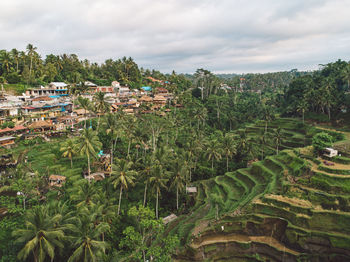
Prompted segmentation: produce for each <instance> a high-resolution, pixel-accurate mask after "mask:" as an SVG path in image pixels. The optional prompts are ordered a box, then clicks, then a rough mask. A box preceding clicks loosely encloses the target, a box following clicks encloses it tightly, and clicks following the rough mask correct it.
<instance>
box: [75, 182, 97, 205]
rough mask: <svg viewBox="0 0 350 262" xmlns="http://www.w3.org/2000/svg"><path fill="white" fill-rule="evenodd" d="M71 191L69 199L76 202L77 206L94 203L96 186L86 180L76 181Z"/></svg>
mask: <svg viewBox="0 0 350 262" xmlns="http://www.w3.org/2000/svg"><path fill="white" fill-rule="evenodd" d="M89 181H90V180H89ZM72 193H73V194H72V196H71V200H72V201H74V202H75V203H77V204H76V205H77V207H81V206H94V205H95V203H94V202H95V200H96V198H97V190H96V187H95V186H94V185H93V184H90V183H89V182H88V181H86V180H82V181H79V182H77V184H76V185H75V187H74V188H73V190H72Z"/></svg>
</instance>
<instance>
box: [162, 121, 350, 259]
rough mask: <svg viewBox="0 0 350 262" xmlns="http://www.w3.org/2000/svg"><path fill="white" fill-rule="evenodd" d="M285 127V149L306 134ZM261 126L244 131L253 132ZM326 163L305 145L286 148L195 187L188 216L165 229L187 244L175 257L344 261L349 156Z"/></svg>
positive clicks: (349, 255)
mask: <svg viewBox="0 0 350 262" xmlns="http://www.w3.org/2000/svg"><path fill="white" fill-rule="evenodd" d="M282 122H283V126H284V128H285V130H286V131H285V136H284V137H286V134H289V137H290V138H289V140H287V141H285V142H284V145H285V148H286V147H288V145H289V146H292V144H291V142H292V141H293V142H294V144H293V145H294V147H297V144H298V143H300V142H301V141H303V137H302V134H303V133H304V131H303V130H302V129H299V133H298V132H297V130H296V129H295V122H294V123H293V120H287V119H285V120H279V121H278V124H282ZM276 124H277V123H273V124H272V125H271V126H270V128H273V127H274V125H276ZM293 125H294V127H293ZM262 128H263V127H259V125H258V126H255V127H251V128H250V129H248V130H250V132H253V133H254V134H258V133H259V130H260V129H262ZM292 135H293V136H294V138H292ZM298 136H299V139H300V140H298ZM304 138H305V139H306V140H308V137H307V136H305V133H304ZM344 143H345V144H346V143H347V141H344V142H342V143H338V145H337V146H338V147H339V146H340V145H341V144H344ZM287 144H288V145H287ZM323 161H324V160H323V159H321V158H314V157H313V156H312V152H310V148H309V147H307V148H304V147H303V148H296V149H284V150H283V151H282V152H280V153H279V154H278V155H273V156H268V157H266V158H265V159H264V160H263V161H260V162H255V163H253V165H252V166H251V167H249V168H244V169H239V170H237V171H235V172H228V173H226V174H225V175H223V176H218V177H215V178H213V179H209V180H206V181H201V182H199V183H198V184H197V187H198V194H197V196H196V204H195V206H194V208H193V210H192V212H191V213H190V214H189V215H186V216H183V217H180V218H179V219H177V220H176V221H175V222H173V224H171V225H170V226H169V228H170V229H169V232H170V233H174V234H175V233H177V234H179V237H180V240H181V241H182V244H183V245H185V244H186V248H185V249H183V250H181V251H179V252H178V255H177V256H176V260H177V261H202V260H205V261H207V260H209V261H228V260H230V261H266V260H268V261H310V260H312V261H348V260H349V259H350V234H349V233H350V232H349V227H348V225H349V224H350V208H349V203H350V202H349V195H348V193H349V192H350V182H349V181H350V180H349V178H350V158H347V157H346V156H344V155H343V156H342V157H337V158H333V159H332V162H334V165H333V166H326V165H325V164H324V162H323ZM216 196H218V197H216ZM217 199H219V200H217ZM220 199H221V200H222V201H221V200H220ZM216 212H218V213H219V214H220V218H219V219H215V216H216Z"/></svg>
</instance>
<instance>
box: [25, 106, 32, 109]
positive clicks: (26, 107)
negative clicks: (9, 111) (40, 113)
mask: <svg viewBox="0 0 350 262" xmlns="http://www.w3.org/2000/svg"><path fill="white" fill-rule="evenodd" d="M22 108H23V109H35V107H32V106H23V107H22Z"/></svg>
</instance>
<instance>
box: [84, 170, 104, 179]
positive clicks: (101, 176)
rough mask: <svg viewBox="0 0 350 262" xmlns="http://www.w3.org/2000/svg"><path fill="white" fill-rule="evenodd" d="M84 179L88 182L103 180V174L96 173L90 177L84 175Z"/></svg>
mask: <svg viewBox="0 0 350 262" xmlns="http://www.w3.org/2000/svg"><path fill="white" fill-rule="evenodd" d="M84 178H85V179H87V180H89V181H91V180H95V181H101V180H103V179H105V174H104V173H103V172H96V173H92V174H90V175H85V176H84Z"/></svg>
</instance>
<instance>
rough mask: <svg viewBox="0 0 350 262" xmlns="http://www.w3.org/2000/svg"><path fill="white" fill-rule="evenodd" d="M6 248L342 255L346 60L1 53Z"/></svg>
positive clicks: (9, 255)
mask: <svg viewBox="0 0 350 262" xmlns="http://www.w3.org/2000/svg"><path fill="white" fill-rule="evenodd" d="M0 85H1V90H0V261H1V262H5V261H6V262H14V261H28V262H29V261H30V262H46V261H51V262H60V261H69V262H74V261H77V262H78V261H84V262H89V261H96V262H97V261H98V262H100V261H101V262H104V261H106V262H108V261H144V262H145V261H161V262H167V261H178V262H185V261H305V262H306V261H315V262H316V261H317V262H318V261H320V262H321V261H334V262H336V261H350V87H349V85H350V63H349V62H348V61H343V60H336V61H329V63H327V64H323V65H318V69H317V70H312V71H299V70H297V69H293V70H290V71H282V72H272V73H249V74H215V73H213V72H211V71H210V70H207V69H205V68H199V69H197V70H196V71H195V73H193V74H189V73H188V74H182V73H177V72H175V71H172V72H171V73H162V72H160V71H158V70H155V69H145V68H143V67H141V66H139V65H138V64H137V63H136V61H135V60H134V59H133V58H131V57H122V58H120V59H116V60H113V59H108V60H105V62H103V63H94V62H90V61H89V60H87V59H85V60H81V59H79V57H78V56H77V55H75V54H63V55H55V54H49V55H46V57H45V58H43V57H41V55H40V54H39V51H38V49H37V47H35V46H34V45H33V44H28V45H27V47H26V49H25V50H23V51H20V50H17V49H15V48H14V49H11V50H5V49H4V50H1V51H0Z"/></svg>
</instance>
